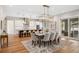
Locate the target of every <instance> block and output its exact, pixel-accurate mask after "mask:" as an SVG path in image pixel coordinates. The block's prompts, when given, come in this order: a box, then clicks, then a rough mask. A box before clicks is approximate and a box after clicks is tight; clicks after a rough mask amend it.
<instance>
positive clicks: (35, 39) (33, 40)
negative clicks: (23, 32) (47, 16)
mask: <svg viewBox="0 0 79 59" xmlns="http://www.w3.org/2000/svg"><path fill="white" fill-rule="evenodd" d="M31 39H32V45H33V46H36V45H37V41H38V38H37V37H36V36H35V33H31Z"/></svg>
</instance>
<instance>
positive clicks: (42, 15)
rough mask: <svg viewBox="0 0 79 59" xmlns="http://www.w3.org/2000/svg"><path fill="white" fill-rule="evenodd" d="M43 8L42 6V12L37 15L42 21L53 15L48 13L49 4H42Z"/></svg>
mask: <svg viewBox="0 0 79 59" xmlns="http://www.w3.org/2000/svg"><path fill="white" fill-rule="evenodd" d="M43 8H44V13H43V14H41V15H40V16H39V19H42V20H44V21H45V20H49V19H52V18H53V17H52V16H51V15H49V8H50V6H48V5H43Z"/></svg>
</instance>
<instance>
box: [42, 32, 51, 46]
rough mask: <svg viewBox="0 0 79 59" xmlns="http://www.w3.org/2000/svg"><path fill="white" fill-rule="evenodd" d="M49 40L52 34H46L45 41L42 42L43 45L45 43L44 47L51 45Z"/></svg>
mask: <svg viewBox="0 0 79 59" xmlns="http://www.w3.org/2000/svg"><path fill="white" fill-rule="evenodd" d="M49 38H50V33H46V34H45V36H44V39H43V40H42V43H43V45H44V47H45V46H46V45H49V43H50V40H49Z"/></svg>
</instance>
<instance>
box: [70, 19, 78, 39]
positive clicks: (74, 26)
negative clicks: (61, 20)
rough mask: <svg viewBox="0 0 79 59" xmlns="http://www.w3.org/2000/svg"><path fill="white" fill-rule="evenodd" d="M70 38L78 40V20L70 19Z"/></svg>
mask: <svg viewBox="0 0 79 59" xmlns="http://www.w3.org/2000/svg"><path fill="white" fill-rule="evenodd" d="M69 26H70V36H71V37H74V38H78V18H72V19H70V23H69Z"/></svg>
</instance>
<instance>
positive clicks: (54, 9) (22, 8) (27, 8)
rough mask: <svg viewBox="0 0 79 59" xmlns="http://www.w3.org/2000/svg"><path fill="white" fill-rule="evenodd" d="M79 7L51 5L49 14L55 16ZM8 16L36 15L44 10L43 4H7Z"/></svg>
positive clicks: (5, 8)
mask: <svg viewBox="0 0 79 59" xmlns="http://www.w3.org/2000/svg"><path fill="white" fill-rule="evenodd" d="M76 9H79V5H50V8H49V14H50V15H52V16H54V15H57V14H61V13H64V12H69V11H72V10H76ZM4 10H5V12H6V15H7V16H21V17H30V16H31V17H36V16H39V15H41V14H43V12H44V8H43V6H42V5H6V6H5V7H4Z"/></svg>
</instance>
